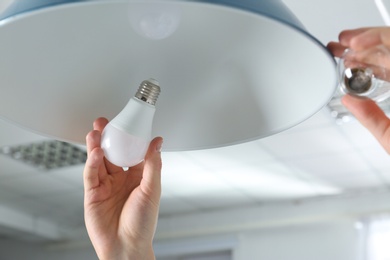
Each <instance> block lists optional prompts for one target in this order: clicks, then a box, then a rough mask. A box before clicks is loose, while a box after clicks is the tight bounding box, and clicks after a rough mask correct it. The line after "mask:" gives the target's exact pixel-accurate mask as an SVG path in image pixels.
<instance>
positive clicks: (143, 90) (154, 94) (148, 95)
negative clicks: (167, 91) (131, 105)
mask: <svg viewBox="0 0 390 260" xmlns="http://www.w3.org/2000/svg"><path fill="white" fill-rule="evenodd" d="M160 92H161V88H160V84H159V83H158V81H157V80H155V79H148V80H144V81H142V83H141V84H140V86H139V88H138V91H137V93H135V97H136V98H137V99H139V100H142V101H144V102H146V103H148V104H150V105H153V106H155V105H156V101H157V98H158V96H159V95H160Z"/></svg>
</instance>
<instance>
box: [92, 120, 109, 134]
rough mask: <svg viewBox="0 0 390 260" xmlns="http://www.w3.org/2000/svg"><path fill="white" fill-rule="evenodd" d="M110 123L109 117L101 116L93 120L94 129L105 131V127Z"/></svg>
mask: <svg viewBox="0 0 390 260" xmlns="http://www.w3.org/2000/svg"><path fill="white" fill-rule="evenodd" d="M107 124H108V120H107V118H104V117H99V118H98V119H96V120H95V121H94V122H93V129H94V130H98V131H99V132H103V129H104V127H106V125H107Z"/></svg>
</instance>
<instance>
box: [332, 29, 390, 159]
mask: <svg viewBox="0 0 390 260" xmlns="http://www.w3.org/2000/svg"><path fill="white" fill-rule="evenodd" d="M378 48H387V49H390V27H374V28H360V29H355V30H345V31H342V32H341V33H340V35H339V42H330V43H329V44H328V49H329V50H330V51H331V52H332V53H333V55H334V56H335V57H341V56H342V54H343V53H344V51H345V50H346V49H351V50H354V51H355V52H360V53H363V55H361V56H360V57H361V59H362V60H361V62H364V63H370V64H374V65H375V64H380V65H382V66H384V67H385V68H386V69H387V70H390V56H389V55H385V56H381V57H378V56H370V55H369V54H370V53H373V51H374V50H375V49H376V50H377V49H378ZM358 57H359V56H358ZM378 59H380V60H378ZM387 80H388V79H387ZM342 102H343V104H344V105H345V106H346V107H347V109H348V110H349V111H350V112H351V113H352V114H353V115H354V116H355V117H356V118H357V119H358V120H359V121H360V122H361V123H362V125H363V126H365V127H366V128H367V129H368V130H369V131H370V132H371V133H372V134H373V135H374V136H375V138H376V139H377V140H378V141H379V143H380V144H381V145H382V146H383V148H385V150H386V151H387V152H388V153H390V120H389V118H387V116H386V115H385V113H384V112H383V111H382V110H381V109H380V108H379V107H378V105H377V104H376V103H375V102H374V101H372V100H369V99H366V98H358V97H353V96H350V95H345V96H344V97H343V99H342Z"/></svg>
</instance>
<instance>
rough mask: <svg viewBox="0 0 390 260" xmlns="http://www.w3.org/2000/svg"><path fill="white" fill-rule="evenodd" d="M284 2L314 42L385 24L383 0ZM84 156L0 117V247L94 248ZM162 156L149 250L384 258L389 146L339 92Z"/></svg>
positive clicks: (36, 251)
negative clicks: (266, 124) (316, 106)
mask: <svg viewBox="0 0 390 260" xmlns="http://www.w3.org/2000/svg"><path fill="white" fill-rule="evenodd" d="M5 2H7V1H5V0H0V10H1V4H3V5H5ZM283 2H284V3H285V4H286V5H287V6H288V7H289V8H290V9H291V10H292V11H293V13H294V14H295V15H296V16H297V17H298V19H299V20H300V21H301V22H302V23H303V25H304V26H305V27H306V28H307V30H308V31H309V32H310V33H311V34H313V35H314V36H315V37H316V38H318V39H319V40H320V41H321V42H322V43H323V44H324V45H326V44H327V43H328V42H329V41H331V40H337V37H338V34H339V32H340V31H341V30H344V29H353V28H358V27H366V26H384V25H390V23H389V13H388V11H389V10H390V9H388V8H390V1H388V0H342V1H340V0H328V1H320V0H283ZM0 48H1V39H0ZM302 55H305V53H304V50H302ZM0 58H1V57H0ZM304 69H305V68H302V70H304ZM313 87H315V82H313ZM381 106H382V107H383V108H384V109H385V110H386V107H387V104H386V102H384V103H383V104H381ZM334 111H339V112H338V113H336V112H334ZM23 158H24V159H23ZM25 158H29V159H28V160H26V159H25ZM38 159H39V160H40V161H41V162H43V163H42V164H40V165H33V162H34V160H38ZM84 160H85V148H84V147H81V146H76V145H73V144H67V143H61V142H58V141H55V140H51V139H48V138H46V137H43V136H40V135H37V134H34V133H31V132H29V131H26V130H24V129H22V128H20V127H18V126H15V125H13V124H11V123H9V122H6V121H4V120H2V119H0V259H96V256H95V253H94V251H93V249H92V246H91V244H90V242H89V239H88V237H87V235H86V231H85V226H84V220H83V184H82V171H83V162H84ZM163 164H164V166H163V194H162V201H161V210H160V218H159V225H158V229H157V233H156V238H155V251H156V255H157V259H163V260H178V259H181V260H184V259H185V260H206V259H208V260H228V259H232V260H241V259H260V260H261V259H264V260H282V259H289V260H298V259H299V260H301V259H313V260H322V259H323V260H325V259H327V260H329V259H335V260H338V259H340V260H341V259H343V260H357V259H361V260H363V259H364V260H368V259H369V260H374V259H375V260H379V259H380V260H384V259H389V258H390V250H389V249H388V248H389V247H388V246H386V243H385V241H387V243H388V241H389V239H390V224H389V223H390V220H388V216H389V212H390V158H389V155H388V154H387V153H386V152H385V151H384V150H383V149H382V148H381V147H380V146H379V144H378V143H377V142H376V140H375V139H374V138H373V137H372V136H371V135H370V134H369V133H368V131H367V130H366V129H365V128H363V127H362V126H361V125H360V124H359V123H358V122H357V121H356V120H355V119H354V118H353V117H351V116H350V115H348V113H345V111H343V108H342V107H340V104H339V97H338V96H335V97H334V99H333V100H332V101H331V103H329V104H328V105H327V106H325V107H324V108H323V109H322V110H321V111H319V112H318V113H317V114H315V115H314V116H313V117H312V118H310V119H308V120H307V121H305V122H303V123H301V124H300V125H298V126H296V127H294V128H292V129H289V130H287V131H285V132H282V133H280V134H277V135H274V136H271V137H268V138H264V139H261V140H257V141H254V142H249V143H244V144H240V145H236V146H230V147H224V148H218V149H210V150H202V151H191V152H163Z"/></svg>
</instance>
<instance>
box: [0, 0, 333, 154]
mask: <svg viewBox="0 0 390 260" xmlns="http://www.w3.org/2000/svg"><path fill="white" fill-rule="evenodd" d="M0 8H1V7H0ZM0 11H1V13H0V90H1V95H0V116H1V117H2V118H4V119H6V120H9V121H10V122H14V123H16V124H18V125H20V126H23V127H25V128H27V129H30V130H31V131H34V132H36V133H40V134H43V135H46V136H49V137H53V138H56V139H59V140H63V141H69V142H74V143H84V142H85V135H86V134H87V133H88V132H89V131H90V130H91V128H92V122H93V121H94V119H95V118H97V117H100V116H104V117H107V118H108V119H112V118H113V117H115V115H116V114H118V113H119V111H121V110H122V108H123V107H124V106H125V105H126V103H127V101H128V100H129V98H130V97H132V96H134V93H135V92H136V91H137V88H138V86H139V83H140V82H142V81H143V80H145V79H149V78H153V79H156V80H158V82H159V84H160V87H161V94H160V97H159V101H158V104H157V105H156V112H155V117H154V122H153V131H152V133H153V135H155V136H156V135H161V136H163V137H164V149H165V150H166V151H181V150H193V149H203V148H213V147H220V146H226V145H232V144H237V143H241V142H245V141H251V140H255V139H258V138H263V137H266V136H269V135H272V134H275V133H278V132H281V131H283V130H286V129H288V128H291V127H293V126H295V125H297V124H299V123H301V122H302V121H304V120H306V119H308V118H309V117H310V116H312V115H313V114H314V113H316V112H317V111H319V110H320V109H321V108H322V107H323V106H324V105H326V104H327V102H328V101H329V100H330V99H331V97H332V95H333V93H334V91H335V89H336V85H337V84H336V82H337V79H336V70H335V60H334V58H333V57H332V55H331V54H330V53H329V52H328V50H327V49H326V48H325V47H324V46H323V44H321V43H320V42H319V41H318V40H317V39H316V38H314V37H313V36H312V35H311V34H309V33H308V32H307V31H306V30H305V28H304V27H303V26H302V24H301V23H300V22H299V21H298V20H297V19H296V17H295V16H294V15H293V14H292V13H291V12H290V10H288V9H287V7H286V6H285V5H284V4H283V3H282V1H279V0H235V1H233V0H199V1H190V0H159V1H156V0H139V1H133V0H128V1H126V0H89V1H86V0H85V1H74V0H73V1H72V0H13V1H12V0H8V4H4V5H3V8H2V9H0Z"/></svg>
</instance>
